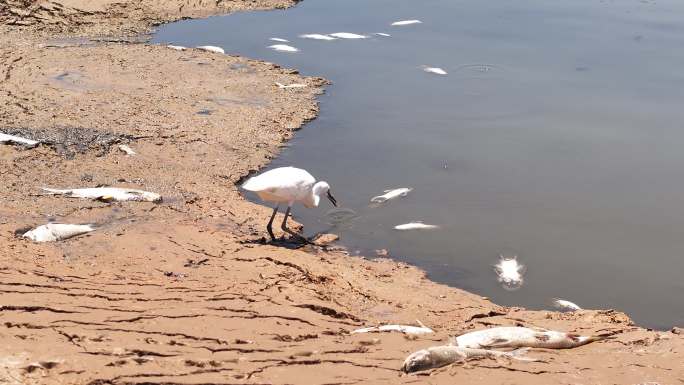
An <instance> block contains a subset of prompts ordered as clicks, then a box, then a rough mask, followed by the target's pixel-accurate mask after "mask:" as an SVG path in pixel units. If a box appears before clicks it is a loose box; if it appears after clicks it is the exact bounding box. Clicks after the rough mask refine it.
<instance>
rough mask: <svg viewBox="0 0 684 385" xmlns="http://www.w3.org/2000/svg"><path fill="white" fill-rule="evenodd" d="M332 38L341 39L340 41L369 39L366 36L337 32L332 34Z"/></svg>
mask: <svg viewBox="0 0 684 385" xmlns="http://www.w3.org/2000/svg"><path fill="white" fill-rule="evenodd" d="M330 36H333V37H339V38H340V39H365V38H367V37H368V36H366V35H359V34H356V33H351V32H335V33H331V34H330Z"/></svg>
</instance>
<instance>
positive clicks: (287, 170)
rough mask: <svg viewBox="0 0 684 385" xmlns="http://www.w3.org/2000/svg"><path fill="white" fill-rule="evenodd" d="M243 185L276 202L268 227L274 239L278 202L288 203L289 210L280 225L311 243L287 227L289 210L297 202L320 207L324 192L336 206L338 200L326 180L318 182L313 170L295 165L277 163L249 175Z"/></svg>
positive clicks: (308, 206)
mask: <svg viewBox="0 0 684 385" xmlns="http://www.w3.org/2000/svg"><path fill="white" fill-rule="evenodd" d="M242 188H243V189H245V190H247V191H252V192H255V193H256V194H257V195H258V196H259V198H261V199H262V200H264V201H268V202H275V203H276V206H275V207H274V208H273V214H271V219H270V220H269V221H268V225H266V230H268V234H269V235H270V236H271V239H272V240H273V241H275V239H276V238H275V235H273V228H272V225H273V219H275V216H276V214H277V213H278V206H279V205H280V204H281V203H287V210H286V211H285V219H283V223H282V225H281V226H280V228H281V229H282V230H283V231H284V232H286V233H288V234H290V235H292V236H293V237H295V238H300V239H302V240H303V241H304V242H306V243H310V242H309V241H308V240H307V239H306V238H304V237H302V236H301V235H299V234H297V233H295V232H294V231H292V230H290V229H288V228H287V218H288V217H289V216H290V210H291V209H292V205H293V204H294V203H295V202H301V203H302V204H303V205H304V206H305V207H307V208H313V207H318V204H319V203H320V200H321V196H322V195H323V194H325V195H326V196H327V197H328V199H329V200H330V202H331V203H332V204H333V206H335V207H337V200H336V199H335V198H334V197H333V196H332V194H331V193H330V185H329V184H328V183H327V182H323V181H320V182H316V178H314V177H313V176H312V175H311V174H309V173H308V172H307V171H306V170H302V169H301V168H295V167H278V168H274V169H273V170H269V171H266V172H265V173H263V174H260V175H257V176H255V177H252V178H249V180H247V182H245V183H244V184H243V185H242Z"/></svg>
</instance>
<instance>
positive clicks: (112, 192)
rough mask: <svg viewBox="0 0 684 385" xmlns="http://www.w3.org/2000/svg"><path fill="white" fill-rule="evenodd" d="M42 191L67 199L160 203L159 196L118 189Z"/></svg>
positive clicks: (46, 189) (45, 189)
mask: <svg viewBox="0 0 684 385" xmlns="http://www.w3.org/2000/svg"><path fill="white" fill-rule="evenodd" d="M43 191H46V192H47V193H49V194H51V195H64V196H66V197H69V198H86V199H97V200H102V201H106V202H109V201H117V202H124V201H134V202H161V201H162V197H161V195H159V194H156V193H152V192H148V191H142V190H134V189H127V188H119V187H95V188H76V189H64V190H59V189H53V188H43Z"/></svg>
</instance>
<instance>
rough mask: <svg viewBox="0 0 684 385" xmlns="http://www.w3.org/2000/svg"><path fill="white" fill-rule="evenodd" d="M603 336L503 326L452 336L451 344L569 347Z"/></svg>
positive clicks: (494, 346) (474, 346)
mask: <svg viewBox="0 0 684 385" xmlns="http://www.w3.org/2000/svg"><path fill="white" fill-rule="evenodd" d="M605 338H606V337H600V336H580V335H577V334H572V333H565V332H558V331H554V330H545V329H530V328H524V327H517V326H504V327H496V328H490V329H483V330H478V331H474V332H470V333H466V334H462V335H460V336H457V337H454V338H452V339H451V344H452V345H454V346H458V347H462V348H473V349H501V348H514V349H515V348H523V347H527V348H543V349H570V348H576V347H578V346H582V345H585V344H588V343H590V342H594V341H599V340H602V339H605Z"/></svg>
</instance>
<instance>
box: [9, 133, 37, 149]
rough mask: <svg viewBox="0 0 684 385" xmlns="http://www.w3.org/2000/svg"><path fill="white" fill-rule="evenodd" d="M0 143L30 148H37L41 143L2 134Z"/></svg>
mask: <svg viewBox="0 0 684 385" xmlns="http://www.w3.org/2000/svg"><path fill="white" fill-rule="evenodd" d="M0 143H9V144H21V145H24V146H28V147H35V146H37V145H38V143H40V142H38V141H37V140H31V139H27V138H22V137H20V136H14V135H7V134H3V133H2V132H0Z"/></svg>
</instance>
